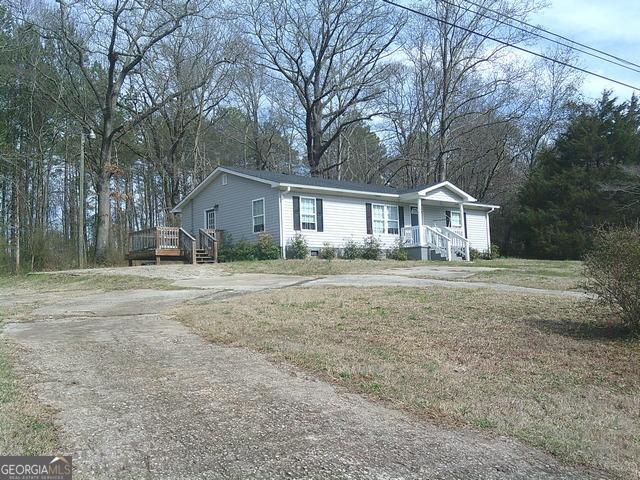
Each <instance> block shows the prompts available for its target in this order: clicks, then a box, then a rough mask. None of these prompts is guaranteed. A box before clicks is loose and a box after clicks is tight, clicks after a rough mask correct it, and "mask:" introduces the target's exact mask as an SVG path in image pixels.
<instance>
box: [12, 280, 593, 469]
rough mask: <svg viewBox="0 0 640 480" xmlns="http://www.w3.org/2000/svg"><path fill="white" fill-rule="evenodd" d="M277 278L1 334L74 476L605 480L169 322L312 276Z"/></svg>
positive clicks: (149, 295)
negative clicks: (184, 307)
mask: <svg viewBox="0 0 640 480" xmlns="http://www.w3.org/2000/svg"><path fill="white" fill-rule="evenodd" d="M277 277H278V278H277V279H275V278H274V279H273V282H271V281H270V280H269V278H271V276H266V277H265V276H260V277H251V276H246V275H245V276H239V277H236V276H220V278H219V279H218V280H211V279H210V281H211V282H213V283H209V284H208V285H209V287H211V288H209V289H202V285H200V287H199V288H190V289H181V290H169V291H161V290H157V291H156V290H130V291H120V292H109V293H95V294H90V295H86V296H79V297H76V298H65V299H60V300H59V301H57V302H53V303H50V304H48V305H44V306H42V307H40V308H38V309H37V310H35V311H34V313H33V316H32V318H31V319H30V321H27V322H15V323H8V324H7V325H6V326H5V328H4V330H3V333H2V336H3V337H4V338H6V339H8V340H9V341H10V342H13V343H15V344H17V345H18V346H19V347H21V348H19V349H18V350H19V352H20V353H19V357H18V358H17V359H16V360H17V365H18V367H17V368H18V371H19V374H20V376H21V377H23V378H25V379H26V382H27V384H28V385H29V386H30V387H31V388H32V389H33V390H34V391H35V393H36V394H37V397H38V398H39V399H40V400H41V401H42V402H43V403H45V404H47V405H50V406H52V407H53V408H54V409H55V410H56V411H57V413H56V416H55V421H56V423H57V424H58V425H59V426H60V428H61V430H62V432H63V439H64V441H65V442H66V444H67V445H68V450H69V452H70V453H71V454H73V455H74V465H77V466H78V476H77V477H78V478H97V479H111V478H118V479H120V478H122V479H125V478H126V479H129V478H159V479H160V478H161V479H201V478H202V479H205V478H207V479H208V478H211V479H214V478H215V479H217V478H315V479H322V478H379V479H389V478H429V479H480V478H482V479H503V478H522V479H535V478H539V479H543V478H545V479H546V478H558V479H570V478H571V479H574V478H575V479H585V478H601V477H602V475H600V474H598V473H594V472H590V471H585V470H583V469H581V468H577V467H571V466H566V465H563V464H562V463H560V462H558V461H557V460H556V459H554V458H552V457H550V456H548V455H546V454H544V453H541V452H540V451H537V450H535V449H532V448H529V447H526V446H524V445H522V444H520V443H518V442H516V441H514V440H511V439H507V438H503V437H494V436H485V435H483V434H481V433H479V432H476V431H472V430H468V429H447V428H443V427H441V426H436V425H433V424H430V423H428V422H419V421H417V420H415V419H412V418H410V417H408V416H407V415H405V414H403V413H401V412H398V411H395V410H391V409H389V408H386V407H384V406H381V405H380V404H377V403H372V402H369V401H367V400H366V399H365V398H363V397H360V396H357V395H352V394H348V393H345V392H343V391H341V390H340V389H337V388H335V387H333V386H332V385H330V384H328V383H325V382H323V381H319V380H317V379H315V378H312V377H310V376H308V375H306V374H305V373H302V372H301V371H299V370H296V369H294V368H288V367H283V366H275V365H273V364H271V363H270V362H268V361H267V360H266V359H265V357H263V356H262V355H260V354H257V353H254V352H251V351H248V350H245V349H239V348H228V347H224V346H220V345H216V344H211V343H208V342H206V341H204V340H203V339H202V338H200V337H199V336H198V335H196V334H194V333H192V332H191V331H189V329H188V328H186V327H185V326H184V325H182V324H180V323H178V322H177V321H175V320H173V319H172V318H171V317H170V316H169V315H168V314H167V312H168V310H169V309H170V308H172V307H175V305H177V304H179V303H180V302H182V301H185V300H187V299H194V298H198V299H199V301H211V302H215V301H216V298H219V297H220V296H224V295H229V294H234V295H236V294H243V292H246V291H251V290H257V289H264V288H286V287H288V286H295V285H297V284H299V283H300V282H307V281H310V280H311V279H307V278H301V277H284V276H277ZM184 280H185V281H189V282H196V283H197V276H193V277H192V278H190V279H184ZM200 280H201V281H202V278H201V279H200ZM222 280H224V281H222ZM216 282H218V283H216ZM182 285H183V286H187V285H188V284H185V283H183V284H182ZM193 286H196V285H193Z"/></svg>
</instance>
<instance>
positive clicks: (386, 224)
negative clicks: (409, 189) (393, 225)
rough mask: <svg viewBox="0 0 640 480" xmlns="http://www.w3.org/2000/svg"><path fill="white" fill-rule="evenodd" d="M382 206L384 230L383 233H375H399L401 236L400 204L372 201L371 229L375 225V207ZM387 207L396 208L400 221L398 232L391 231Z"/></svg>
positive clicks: (397, 219)
mask: <svg viewBox="0 0 640 480" xmlns="http://www.w3.org/2000/svg"><path fill="white" fill-rule="evenodd" d="M374 206H375V207H382V212H383V219H384V231H383V232H382V233H375V231H374V232H373V235H398V236H400V209H399V208H398V205H393V204H390V203H372V204H371V230H372V231H373V230H374V227H373V207H374ZM387 207H391V208H395V209H396V214H397V215H396V221H397V222H398V233H389V217H388V215H387Z"/></svg>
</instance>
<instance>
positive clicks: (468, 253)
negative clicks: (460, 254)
mask: <svg viewBox="0 0 640 480" xmlns="http://www.w3.org/2000/svg"><path fill="white" fill-rule="evenodd" d="M460 224H461V225H462V236H463V237H464V238H466V239H467V241H466V243H465V244H464V257H465V259H466V260H467V262H468V261H469V260H471V254H470V252H469V239H468V238H467V231H466V229H465V228H464V225H465V221H464V205H463V204H462V203H461V204H460Z"/></svg>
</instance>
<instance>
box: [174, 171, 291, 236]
mask: <svg viewBox="0 0 640 480" xmlns="http://www.w3.org/2000/svg"><path fill="white" fill-rule="evenodd" d="M278 194H279V192H278V190H277V189H274V188H271V186H270V185H268V184H266V183H261V182H257V181H254V180H249V179H246V178H242V177H238V176H236V175H232V174H228V175H227V184H226V185H222V175H218V176H217V177H216V178H215V179H214V180H213V181H212V182H211V183H210V184H209V185H207V186H206V187H205V188H204V189H203V190H202V191H201V192H200V193H198V194H197V195H196V196H195V197H194V198H193V199H192V200H191V201H190V202H188V204H187V205H185V206H184V207H183V209H182V220H181V221H182V227H183V228H184V229H185V230H187V231H188V232H190V233H191V234H192V235H194V236H195V235H197V233H198V230H199V229H200V228H204V222H205V219H204V212H205V211H206V210H208V209H210V208H213V207H214V205H218V210H217V211H216V228H217V229H219V230H224V232H225V233H226V234H231V235H232V237H233V241H234V242H237V241H238V240H241V239H245V240H248V241H255V240H257V239H258V235H259V234H258V233H253V219H252V212H251V202H252V200H256V199H258V198H264V202H265V220H264V221H265V232H266V233H268V234H269V235H271V236H272V238H273V240H274V241H275V242H276V243H278V244H279V242H280V223H279V213H278V201H279V195H278Z"/></svg>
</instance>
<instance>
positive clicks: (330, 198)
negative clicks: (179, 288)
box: [173, 166, 499, 260]
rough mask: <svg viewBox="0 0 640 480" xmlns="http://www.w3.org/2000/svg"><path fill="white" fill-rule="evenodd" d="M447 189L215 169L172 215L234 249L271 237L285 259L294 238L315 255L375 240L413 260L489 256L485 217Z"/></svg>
mask: <svg viewBox="0 0 640 480" xmlns="http://www.w3.org/2000/svg"><path fill="white" fill-rule="evenodd" d="M497 208H499V207H498V206H496V205H485V204H481V203H478V202H477V201H476V199H475V198H473V197H472V196H471V195H469V194H468V193H466V192H464V191H463V190H461V189H460V188H458V187H456V186H455V185H453V184H452V183H450V182H441V183H436V184H433V185H428V186H421V187H416V188H408V189H399V188H393V187H389V186H383V185H369V184H361V183H355V182H347V181H339V180H328V179H323V178H316V177H303V176H297V175H286V174H282V173H275V172H268V171H259V170H247V169H243V168H237V167H222V166H221V167H218V168H216V169H215V170H214V171H213V172H212V173H211V174H210V175H209V176H208V177H207V178H206V179H205V180H204V181H203V182H201V183H200V184H199V185H198V186H197V187H196V188H195V189H194V190H193V191H191V193H189V194H188V195H187V196H186V197H185V198H184V199H183V200H182V201H181V202H180V203H179V204H178V205H177V206H176V207H175V208H174V209H173V212H174V213H176V214H179V215H180V219H181V225H182V227H181V228H182V229H183V230H184V231H186V232H188V233H189V234H190V235H191V236H192V237H193V238H196V237H197V236H198V235H199V234H200V232H201V231H202V229H204V231H209V230H211V229H215V230H222V231H223V232H224V235H231V236H232V238H233V239H234V241H237V240H240V239H245V240H248V241H256V240H257V239H258V236H259V235H261V234H265V233H267V234H269V235H270V236H271V237H272V238H273V239H274V241H275V242H277V243H278V244H279V245H280V247H281V250H282V252H283V256H285V257H286V246H287V245H288V244H289V242H290V241H291V239H292V238H293V237H294V236H295V235H296V234H301V235H303V236H304V238H305V239H306V241H307V244H308V246H309V249H310V252H311V254H312V255H317V254H318V252H319V250H320V249H321V248H322V247H323V245H325V244H331V245H332V246H334V247H335V248H337V249H338V250H339V249H341V248H343V247H344V245H345V243H346V242H348V241H350V240H351V241H355V242H358V243H362V241H363V239H364V238H365V237H367V236H370V235H373V236H375V237H376V238H377V239H378V240H379V241H380V243H381V246H382V248H383V249H390V248H392V247H393V246H394V245H396V244H397V243H398V242H399V241H400V240H401V241H402V242H403V243H404V245H405V247H406V248H407V249H408V252H409V255H410V258H413V259H446V260H455V259H469V249H470V248H474V249H476V250H479V251H481V252H486V251H488V250H489V248H490V245H491V233H490V228H489V214H490V213H491V212H493V211H494V210H495V209H497Z"/></svg>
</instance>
